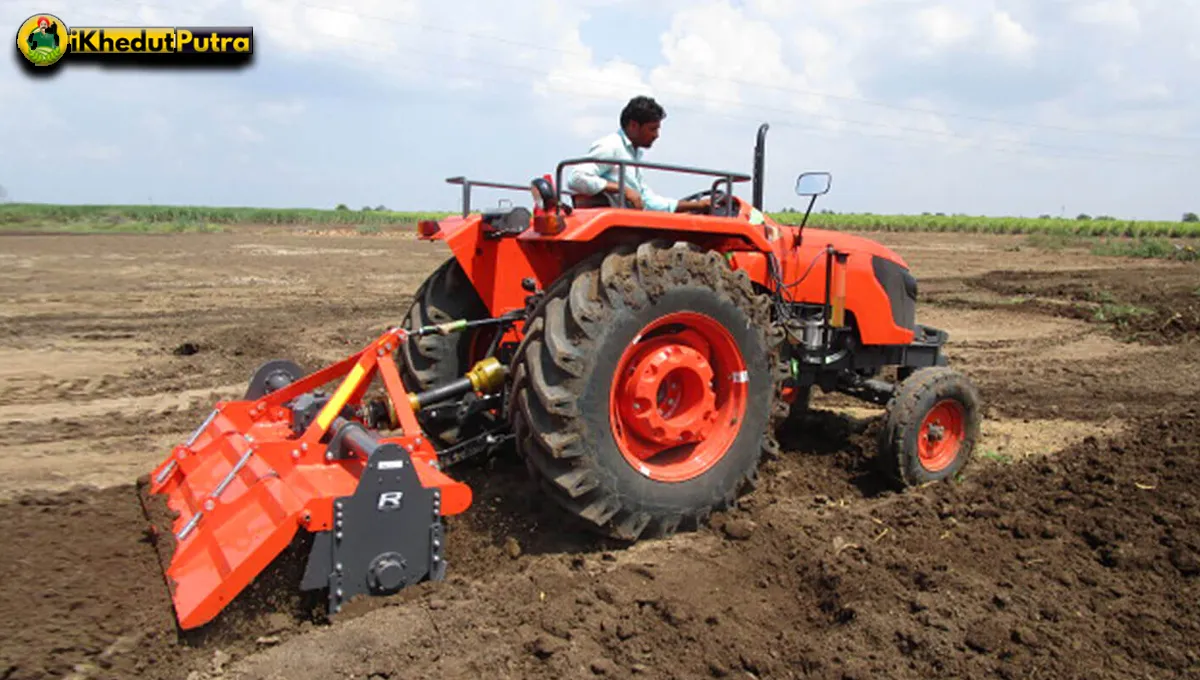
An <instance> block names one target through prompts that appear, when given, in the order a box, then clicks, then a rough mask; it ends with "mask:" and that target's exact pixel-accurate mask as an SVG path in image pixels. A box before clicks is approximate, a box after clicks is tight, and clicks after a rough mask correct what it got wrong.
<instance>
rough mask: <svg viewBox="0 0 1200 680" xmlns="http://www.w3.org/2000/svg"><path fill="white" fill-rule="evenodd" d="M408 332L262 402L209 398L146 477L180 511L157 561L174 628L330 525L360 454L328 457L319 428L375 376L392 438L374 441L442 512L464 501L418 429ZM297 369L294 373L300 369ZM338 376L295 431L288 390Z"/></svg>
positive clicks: (214, 607) (202, 614)
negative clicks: (396, 455) (404, 355)
mask: <svg viewBox="0 0 1200 680" xmlns="http://www.w3.org/2000/svg"><path fill="white" fill-rule="evenodd" d="M407 336H408V333H407V332H406V331H404V330H402V329H391V330H389V331H387V332H386V333H384V334H383V335H381V336H380V337H379V338H377V339H376V340H374V341H373V342H371V343H370V344H368V345H367V346H366V347H364V348H363V349H362V350H360V351H359V352H357V353H356V354H354V355H352V356H350V357H348V358H346V359H343V360H342V361H339V362H338V363H336V364H333V365H331V366H329V367H327V368H324V369H322V370H319V371H316V372H315V373H312V374H310V375H308V376H306V377H303V378H300V379H299V380H296V381H295V382H292V383H291V384H289V385H287V386H286V387H283V388H281V389H279V390H276V391H274V392H271V393H269V394H267V395H266V396H264V397H262V398H259V399H252V400H242V401H229V402H218V403H217V404H216V408H215V410H213V411H212V413H211V414H210V415H209V417H208V419H207V420H205V421H204V423H203V424H202V425H201V426H200V428H199V429H198V430H196V432H195V433H194V434H193V435H192V436H191V438H190V439H188V441H187V442H186V443H184V444H180V445H178V446H176V447H175V448H174V449H173V450H172V451H171V454H170V455H169V456H168V457H167V458H166V459H165V460H164V461H162V463H160V464H159V465H158V467H156V468H155V469H154V471H153V472H152V473H151V475H150V486H149V489H148V491H149V493H150V494H151V495H154V494H165V495H166V497H167V507H168V508H169V509H170V510H171V511H172V512H174V513H178V516H177V517H176V519H175V521H174V526H173V527H172V528H171V532H172V533H173V534H174V537H175V541H176V546H175V549H174V555H173V557H172V559H171V563H170V566H169V567H168V568H167V569H166V576H167V579H168V584H169V585H170V586H171V590H172V598H173V600H174V603H175V609H176V614H177V617H178V620H179V624H180V626H181V627H182V628H184V629H189V628H195V627H196V626H200V625H202V624H204V623H206V622H208V621H209V620H211V619H212V618H213V617H214V616H216V615H217V613H219V612H220V611H221V609H222V608H224V607H225V605H227V604H228V603H229V602H230V601H231V600H233V598H234V597H235V596H236V595H237V594H238V593H239V592H241V591H242V589H244V588H245V587H246V586H247V585H248V584H249V583H250V582H251V581H252V580H253V579H254V577H255V576H256V575H258V574H259V572H261V571H262V570H263V569H264V568H266V567H267V565H268V564H270V563H271V561H272V560H274V559H275V558H276V557H277V556H278V555H279V553H280V552H282V551H283V550H284V548H286V547H287V546H288V544H289V543H290V542H291V540H292V538H293V537H294V536H295V534H296V531H297V530H298V529H301V528H303V529H305V530H306V531H309V532H320V531H328V530H330V529H333V528H335V522H336V520H335V512H334V502H335V499H338V498H345V497H348V496H351V495H352V494H354V492H355V490H356V488H357V487H358V485H359V481H360V479H361V478H362V477H363V472H364V468H365V465H366V460H365V457H364V456H361V455H353V453H354V452H353V451H352V450H351V451H350V452H349V455H347V456H345V457H341V456H339V457H336V458H335V457H333V456H331V455H330V454H329V447H328V441H327V435H329V434H331V432H332V430H333V429H334V427H335V424H337V423H338V422H340V421H341V417H342V414H343V413H344V410H345V409H346V407H347V406H350V407H354V406H357V405H360V404H361V403H362V399H363V395H364V393H365V392H366V391H367V389H368V388H369V387H370V386H371V383H372V380H373V379H374V378H375V377H376V375H378V377H379V378H380V379H381V380H382V383H383V386H384V388H385V390H386V394H387V401H388V403H389V404H390V407H389V408H390V409H391V411H392V413H394V414H395V419H396V420H397V421H398V423H397V424H398V425H399V428H398V429H399V430H402V431H403V434H402V435H401V436H397V437H390V438H382V439H380V440H379V443H380V444H389V443H390V444H396V445H399V446H401V447H403V448H404V449H405V451H407V452H408V456H409V457H411V459H412V463H413V466H412V468H413V470H414V471H415V472H416V474H417V477H418V478H419V481H420V484H421V486H423V487H425V488H427V489H435V490H436V491H437V492H438V496H439V497H440V508H439V512H440V514H441V515H442V516H446V515H456V514H458V513H460V512H462V511H464V510H466V509H467V507H469V506H470V504H471V488H470V487H469V486H467V485H465V484H463V483H461V482H458V481H455V480H453V479H451V478H450V477H447V476H446V475H445V474H443V473H442V472H440V471H439V470H438V468H437V467H436V464H437V452H436V451H435V450H434V448H433V446H432V445H431V444H430V443H429V441H428V440H427V439H425V438H423V437H422V436H421V428H420V426H419V425H418V424H417V419H416V416H415V415H414V413H413V410H412V408H411V406H410V405H409V396H408V392H407V391H406V390H405V389H404V385H403V383H402V382H401V380H400V374H399V373H398V371H397V369H396V363H395V361H394V360H393V359H392V352H393V350H395V349H396V348H397V347H398V346H399V344H400V343H402V342H404V341H405V339H406V337H407ZM297 377H298V376H297ZM331 381H340V384H339V386H338V388H337V390H336V391H335V392H334V393H333V396H332V397H331V398H330V399H329V401H328V402H327V403H326V404H325V406H324V407H323V408H322V409H321V410H320V411H319V412H318V414H317V416H316V417H315V419H313V421H312V423H311V424H310V425H309V426H308V427H307V429H306V430H304V432H303V434H302V435H301V436H299V437H295V436H294V433H293V430H292V422H293V421H292V413H291V411H290V410H289V409H288V408H286V407H285V406H284V404H285V403H287V402H289V401H291V400H292V399H295V398H296V397H298V396H300V395H302V394H304V393H306V392H310V391H312V390H314V389H317V388H320V387H322V386H323V385H326V384H328V383H330V382H331Z"/></svg>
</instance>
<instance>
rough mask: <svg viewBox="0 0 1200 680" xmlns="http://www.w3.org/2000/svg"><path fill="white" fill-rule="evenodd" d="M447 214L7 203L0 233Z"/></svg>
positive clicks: (381, 222) (380, 220) (398, 219)
mask: <svg viewBox="0 0 1200 680" xmlns="http://www.w3.org/2000/svg"><path fill="white" fill-rule="evenodd" d="M447 214H448V213H444V212H395V211H391V210H383V209H379V210H377V209H364V210H349V209H341V210H317V209H310V208H217V207H206V206H159V205H54V204H44V203H7V204H0V230H2V231H10V232H11V231H40V232H48V233H50V232H59V231H67V232H171V231H219V230H221V229H223V228H225V227H229V226H238V225H277V226H330V227H337V226H356V227H375V228H379V227H388V226H395V227H411V226H412V225H415V224H416V223H417V222H418V221H419V220H423V219H437V218H440V217H443V216H445V215H447Z"/></svg>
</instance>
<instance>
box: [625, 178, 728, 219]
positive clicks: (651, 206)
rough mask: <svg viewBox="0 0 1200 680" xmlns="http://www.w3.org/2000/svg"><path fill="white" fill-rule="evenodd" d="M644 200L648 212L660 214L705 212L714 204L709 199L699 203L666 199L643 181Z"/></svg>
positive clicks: (703, 199) (701, 200)
mask: <svg viewBox="0 0 1200 680" xmlns="http://www.w3.org/2000/svg"><path fill="white" fill-rule="evenodd" d="M642 200H643V201H645V204H646V210H657V211H659V212H686V211H688V210H704V209H706V208H708V206H709V204H710V203H711V202H712V201H711V199H708V198H702V199H700V200H698V201H680V200H677V199H674V198H666V197H663V196H660V195H658V194H657V193H655V192H654V190H653V189H651V188H650V185H649V184H647V183H646V182H645V181H644V180H643V181H642Z"/></svg>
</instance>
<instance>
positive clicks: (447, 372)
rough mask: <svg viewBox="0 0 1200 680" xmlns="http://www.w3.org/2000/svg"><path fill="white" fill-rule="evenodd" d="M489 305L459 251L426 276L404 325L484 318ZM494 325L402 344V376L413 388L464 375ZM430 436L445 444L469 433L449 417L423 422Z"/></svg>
mask: <svg viewBox="0 0 1200 680" xmlns="http://www.w3.org/2000/svg"><path fill="white" fill-rule="evenodd" d="M488 316H490V314H489V313H488V309H487V306H486V305H484V303H483V300H482V299H480V297H479V294H478V293H476V292H475V287H474V286H473V285H472V284H471V280H470V279H469V278H467V275H466V272H464V271H463V269H462V265H460V264H459V263H458V260H457V259H456V258H454V257H451V258H450V259H448V260H446V261H445V262H443V263H442V264H441V265H440V266H439V267H438V268H437V269H435V270H434V271H433V273H432V274H430V275H429V277H428V278H426V279H425V281H424V283H422V284H421V287H420V288H418V289H417V292H416V294H415V295H414V296H413V303H412V306H411V307H409V309H408V312H407V314H406V315H405V323H404V328H405V329H408V330H414V329H417V328H420V327H421V326H429V325H434V324H441V323H446V322H449V321H455V320H457V319H468V320H473V319H484V318H487V317H488ZM494 334H495V331H494V330H491V329H486V328H485V329H481V330H476V331H466V332H463V333H451V334H449V335H440V334H434V335H428V336H425V337H423V338H412V339H410V340H409V341H408V342H406V343H404V344H403V345H402V346H401V348H400V357H399V361H398V363H399V364H400V366H399V368H400V377H401V379H402V380H403V381H404V387H405V389H407V390H410V391H418V392H419V391H422V390H427V389H430V388H432V387H437V386H439V385H444V384H446V383H448V382H450V381H452V380H456V379H458V378H461V377H462V376H463V375H464V374H465V373H466V372H467V371H468V370H470V369H471V367H472V366H473V365H474V364H475V362H476V361H478V360H479V359H481V358H483V356H484V354H485V353H486V352H487V349H488V345H489V343H490V341H491V339H492V336H494ZM423 429H424V430H425V434H426V436H428V437H429V438H430V439H431V440H432V441H433V442H435V443H437V444H441V445H443V446H450V445H453V444H455V443H457V442H458V441H459V440H460V439H461V438H462V437H463V435H464V433H462V432H460V428H459V426H458V425H457V424H456V423H454V422H450V421H443V422H440V423H437V422H429V423H426V424H424V427H423Z"/></svg>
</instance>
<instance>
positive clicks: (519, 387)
mask: <svg viewBox="0 0 1200 680" xmlns="http://www.w3.org/2000/svg"><path fill="white" fill-rule="evenodd" d="M680 310H687V311H697V312H701V313H705V314H708V315H709V316H711V317H713V318H715V319H717V320H718V321H720V322H721V323H722V324H724V325H725V327H726V328H727V329H728V330H729V331H730V333H731V334H732V335H733V337H734V339H735V340H736V341H737V343H738V344H739V346H740V349H741V351H742V356H743V360H744V361H745V362H746V366H747V372H748V373H749V391H748V395H747V396H748V403H747V405H746V416H745V418H746V419H745V421H744V422H743V424H742V427H741V429H740V431H739V433H738V435H737V437H736V438H735V439H734V441H733V443H732V445H731V446H730V449H729V450H727V451H726V453H725V455H724V456H723V457H722V459H721V461H720V462H719V463H717V464H716V465H715V466H714V467H712V468H710V469H709V470H708V471H707V472H705V473H704V474H703V475H701V476H699V477H696V478H694V479H691V480H688V481H685V482H679V483H666V482H660V481H655V480H652V479H650V478H649V477H646V476H643V475H642V474H641V473H639V472H638V471H637V470H635V469H634V468H633V466H632V465H630V464H629V463H628V462H627V461H626V460H625V458H624V457H623V456H622V455H621V453H620V450H619V449H618V447H617V444H616V442H615V440H614V436H613V433H612V429H611V424H610V423H609V416H608V414H609V404H610V401H609V392H610V390H611V387H612V382H613V373H614V371H615V370H616V366H617V363H618V361H619V360H620V357H621V354H622V353H623V352H624V351H625V349H626V348H627V347H628V345H629V343H630V342H632V340H633V339H634V337H635V334H637V333H638V332H639V331H640V330H641V329H642V328H644V327H645V326H646V324H648V323H650V322H652V321H653V320H654V319H656V318H659V317H661V316H663V315H665V314H668V313H671V312H674V311H680ZM782 339H783V336H782V333H781V332H778V331H777V329H776V327H775V326H773V325H772V323H771V317H770V306H769V302H768V300H767V298H765V297H762V296H758V295H756V294H755V293H754V291H753V288H752V285H751V282H750V280H749V278H748V277H747V276H746V274H745V272H734V271H732V270H731V269H730V268H729V266H728V265H727V264H726V263H725V261H724V259H722V258H721V256H720V255H719V254H717V253H715V252H707V251H704V250H702V249H700V248H699V247H697V246H695V245H693V244H690V243H683V242H681V243H675V244H672V243H671V242H669V241H654V242H649V243H643V244H641V245H640V246H638V247H637V248H636V250H634V249H632V248H625V249H622V250H619V251H616V252H612V253H609V254H607V255H604V256H598V257H596V258H593V259H592V260H591V261H589V262H587V263H585V264H583V265H582V266H580V267H578V268H577V269H575V270H574V271H573V272H570V273H568V274H566V275H564V276H563V277H562V280H560V282H558V283H556V284H555V285H554V286H551V288H550V290H548V291H547V294H546V297H545V299H544V301H543V303H542V304H541V305H540V307H539V309H537V310H535V312H534V314H533V315H532V316H531V318H530V322H529V325H528V326H527V327H526V331H525V338H524V339H523V340H522V343H521V346H520V347H518V349H517V354H516V357H515V359H514V362H513V385H512V389H513V392H512V394H513V401H512V405H511V408H510V417H511V420H512V428H513V433H514V434H515V436H516V443H517V447H518V450H519V451H520V453H521V455H522V456H523V457H524V459H525V462H526V466H527V467H528V468H529V470H530V473H531V474H532V475H533V476H534V477H535V478H536V479H538V480H539V482H540V484H541V486H542V488H543V489H544V490H545V492H546V494H547V495H548V496H549V497H550V498H551V499H553V500H554V501H555V502H557V503H558V504H559V505H560V506H562V507H563V508H565V509H566V510H567V511H568V512H569V513H571V514H573V515H575V516H577V517H578V518H580V519H582V520H583V521H584V524H585V526H587V527H588V528H590V529H592V530H593V531H595V532H597V533H599V534H602V535H607V536H611V537H615V538H619V539H622V540H626V541H636V540H638V539H640V538H654V537H663V536H669V535H671V534H673V533H675V532H676V531H680V530H682V531H689V530H695V529H696V528H699V527H700V526H702V525H703V524H705V523H706V522H707V519H708V517H709V515H710V514H711V513H712V512H713V511H720V510H725V509H728V508H729V507H730V506H731V504H732V503H733V502H734V501H735V500H736V498H737V497H738V496H739V495H740V494H741V493H742V492H744V491H745V490H746V489H747V488H752V487H753V486H754V485H755V483H756V482H757V470H758V465H759V462H760V460H761V457H762V455H763V454H764V452H765V453H767V454H768V455H771V456H776V455H778V444H777V442H776V440H775V436H774V433H775V427H776V425H777V424H778V422H779V421H780V420H781V419H782V418H783V417H784V416H785V415H786V414H787V410H786V404H784V403H783V402H782V401H781V400H780V396H779V392H780V390H781V385H782V381H783V378H784V377H786V371H787V366H786V364H785V363H784V362H783V361H781V360H780V358H779V346H780V343H781V342H782Z"/></svg>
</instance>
